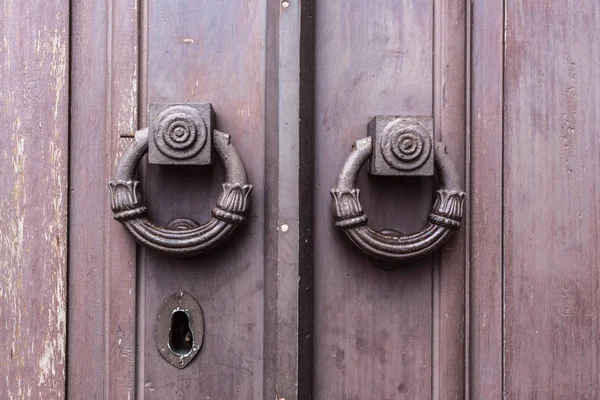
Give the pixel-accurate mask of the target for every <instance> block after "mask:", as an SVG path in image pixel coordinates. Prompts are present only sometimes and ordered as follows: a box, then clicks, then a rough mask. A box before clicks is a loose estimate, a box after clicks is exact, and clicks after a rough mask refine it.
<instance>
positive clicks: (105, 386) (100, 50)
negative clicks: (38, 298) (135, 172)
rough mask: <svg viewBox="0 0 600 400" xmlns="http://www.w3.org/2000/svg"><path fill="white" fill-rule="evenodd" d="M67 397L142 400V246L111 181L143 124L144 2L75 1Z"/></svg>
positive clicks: (73, 24) (72, 5)
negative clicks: (117, 210)
mask: <svg viewBox="0 0 600 400" xmlns="http://www.w3.org/2000/svg"><path fill="white" fill-rule="evenodd" d="M71 13H72V40H71V44H72V57H71V65H72V72H71V102H72V108H71V110H72V112H71V148H70V167H71V168H70V169H71V170H70V183H71V190H70V197H69V201H70V210H69V322H68V327H69V343H68V350H69V351H68V355H69V362H68V379H69V382H68V383H69V385H68V397H69V398H72V399H133V398H134V397H135V364H134V363H135V328H136V323H135V322H136V315H135V296H136V291H135V274H136V270H135V268H136V265H135V245H134V243H133V241H132V240H131V238H130V237H129V236H128V235H127V234H126V232H125V231H124V230H123V228H122V227H121V226H120V225H119V223H117V222H116V221H114V220H113V219H112V212H111V210H110V199H109V195H108V186H107V183H108V181H109V180H110V179H111V177H112V174H113V171H114V166H115V164H116V162H117V160H118V157H119V154H120V151H121V150H122V149H123V148H124V147H125V146H126V145H127V142H128V139H123V138H120V137H119V135H120V134H127V135H129V134H132V133H133V132H134V131H135V130H136V128H137V87H138V82H137V75H138V72H137V69H138V59H137V54H138V53H137V46H138V10H137V6H136V2H122V1H113V0H95V1H78V0H74V1H72V2H71Z"/></svg>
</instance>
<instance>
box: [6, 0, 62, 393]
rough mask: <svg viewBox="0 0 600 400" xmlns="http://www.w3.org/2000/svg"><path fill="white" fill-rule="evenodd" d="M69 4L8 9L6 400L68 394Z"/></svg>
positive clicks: (9, 4) (53, 1)
mask: <svg viewBox="0 0 600 400" xmlns="http://www.w3.org/2000/svg"><path fill="white" fill-rule="evenodd" d="M68 5H69V3H68V1H65V0H50V1H29V2H22V1H9V0H6V1H4V2H3V6H2V10H1V11H0V13H1V17H0V32H1V36H2V43H1V44H0V81H1V82H2V86H1V87H0V126H1V127H2V134H1V135H0V149H1V150H0V221H1V224H0V371H1V375H2V377H1V378H0V398H2V399H22V398H44V399H61V398H63V397H64V395H65V364H66V316H67V309H66V307H67V304H66V296H67V287H66V286H67V279H66V278H67V183H68V175H67V168H68V88H69V65H68V63H69V54H68V44H69V13H68V11H69V8H68Z"/></svg>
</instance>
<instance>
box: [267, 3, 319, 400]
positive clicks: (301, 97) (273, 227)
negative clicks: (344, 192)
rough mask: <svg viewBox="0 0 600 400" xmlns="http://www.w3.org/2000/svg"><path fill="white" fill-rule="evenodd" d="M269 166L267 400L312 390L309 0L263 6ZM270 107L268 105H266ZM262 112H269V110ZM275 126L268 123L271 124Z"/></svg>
mask: <svg viewBox="0 0 600 400" xmlns="http://www.w3.org/2000/svg"><path fill="white" fill-rule="evenodd" d="M267 11H268V20H267V25H269V26H270V25H273V28H271V29H272V30H268V32H271V33H272V35H273V37H272V38H268V39H267V40H268V42H267V43H268V48H267V63H269V64H268V65H269V67H268V69H267V71H268V72H267V74H269V73H271V74H273V76H271V77H269V76H268V75H267V79H272V80H273V82H272V84H271V82H270V81H268V82H269V83H267V92H266V96H267V99H266V101H267V109H268V110H277V112H276V113H273V114H274V115H273V116H274V117H276V118H277V121H275V120H273V121H270V120H269V119H267V123H268V124H269V125H268V126H269V128H270V129H267V131H270V132H269V133H267V137H266V142H265V148H266V152H267V155H266V156H267V161H266V162H267V163H268V164H269V163H271V162H273V164H276V165H277V168H273V169H272V170H271V171H269V172H267V179H268V181H267V182H269V186H270V187H272V188H273V189H272V197H269V199H268V201H269V204H276V207H275V208H276V211H275V212H274V215H272V214H270V213H269V215H268V220H267V221H268V225H267V229H266V230H265V240H266V241H267V245H266V249H267V250H266V260H267V263H266V264H265V290H266V294H265V295H266V298H265V300H266V304H265V306H266V308H265V309H266V315H265V317H266V319H265V324H266V329H265V343H264V345H265V380H266V382H265V383H266V385H265V386H266V387H265V396H264V398H275V399H280V398H283V399H286V400H298V399H302V400H307V399H310V398H311V394H312V347H311V345H312V318H313V309H312V300H313V298H312V249H313V240H312V239H313V235H312V220H313V208H312V202H313V193H314V188H313V175H312V172H313V167H314V164H313V141H312V139H313V120H314V118H313V112H312V111H313V106H312V105H313V79H314V74H313V65H314V63H313V61H314V52H313V43H314V41H313V32H314V31H313V15H314V13H313V1H312V0H302V1H296V2H293V3H290V4H289V6H288V7H282V6H281V4H279V3H277V2H272V3H269V5H268V6H267ZM270 107H273V108H270ZM267 118H269V117H268V116H267ZM271 124H272V125H271Z"/></svg>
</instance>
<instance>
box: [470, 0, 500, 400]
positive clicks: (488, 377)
mask: <svg viewBox="0 0 600 400" xmlns="http://www.w3.org/2000/svg"><path fill="white" fill-rule="evenodd" d="M503 16H504V6H503V2H500V1H499V2H473V4H472V28H471V51H472V53H471V66H470V67H471V82H470V93H471V119H470V123H471V137H470V139H471V151H470V157H471V159H470V176H471V179H470V180H471V187H470V193H469V198H470V211H471V212H470V221H471V232H470V238H469V240H470V253H469V257H470V284H469V287H470V290H469V292H470V293H469V296H470V298H469V305H470V308H469V317H470V321H469V322H470V323H469V341H470V346H469V371H468V372H469V381H470V387H469V395H470V398H471V399H501V398H502V362H503V360H502V352H503V350H502V329H503V326H502V285H503V281H502V277H503V275H502V274H503V265H502V244H503V241H502V212H503V204H502V157H503V152H502V150H503V146H502V129H503V84H502V79H503V60H504V58H503V55H504V46H503V44H504V43H503V37H504V35H503V31H504V18H503Z"/></svg>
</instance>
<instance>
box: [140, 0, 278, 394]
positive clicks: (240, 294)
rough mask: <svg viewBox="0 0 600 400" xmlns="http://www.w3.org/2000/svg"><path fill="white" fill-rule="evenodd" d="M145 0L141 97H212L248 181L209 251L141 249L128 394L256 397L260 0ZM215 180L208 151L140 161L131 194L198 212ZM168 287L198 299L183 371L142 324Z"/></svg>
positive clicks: (180, 212)
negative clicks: (202, 163)
mask: <svg viewBox="0 0 600 400" xmlns="http://www.w3.org/2000/svg"><path fill="white" fill-rule="evenodd" d="M148 6H149V8H148V24H147V34H148V42H147V43H148V49H147V51H148V56H147V59H148V76H147V82H148V91H147V93H148V95H147V100H148V101H149V102H153V101H166V102H182V101H198V102H210V103H212V105H213V107H214V109H215V112H216V127H217V129H219V130H221V131H223V132H227V133H229V134H231V135H232V143H233V144H234V145H235V147H236V149H237V150H238V151H239V153H240V155H241V157H242V158H243V160H244V163H245V165H246V169H247V171H248V177H249V182H250V183H251V184H253V185H254V190H253V192H252V194H251V206H250V212H249V218H248V223H247V226H246V227H245V228H243V229H240V232H239V233H238V234H236V235H235V237H234V238H233V240H231V241H230V242H229V243H227V244H225V245H224V246H222V247H220V248H219V249H218V250H216V251H215V252H213V253H210V254H204V255H201V256H199V257H195V258H192V259H187V260H181V259H177V258H172V257H165V256H162V255H160V254H158V253H155V252H151V251H147V250H145V249H143V250H141V251H140V255H141V257H140V259H139V262H138V268H140V270H139V273H140V276H139V278H140V286H139V287H140V290H141V292H140V297H139V300H140V302H139V304H138V313H142V314H143V318H142V319H141V320H140V324H141V326H140V330H139V335H140V336H139V337H138V340H139V344H140V346H141V347H140V363H139V368H138V369H139V374H138V384H139V385H140V386H141V387H142V388H143V391H140V392H139V393H138V396H140V398H148V399H157V398H158V399H159V398H169V399H177V398H190V397H194V398H216V399H262V398H264V394H263V368H264V365H263V338H264V321H265V316H264V307H265V303H264V269H265V257H264V251H265V244H264V231H265V226H264V214H265V208H264V202H265V193H266V192H265V178H264V177H265V164H264V160H265V108H264V107H265V98H264V93H265V29H266V3H265V2H259V3H257V2H255V1H236V2H221V1H218V2H214V1H202V2H193V3H192V2H186V1H172V0H168V1H167V0H164V1H162V0H161V1H153V2H150V3H149V4H148ZM144 79H146V78H144ZM223 181H224V176H223V170H222V166H221V164H220V163H219V161H217V162H216V163H215V166H213V167H212V168H210V167H209V168H201V167H188V168H183V167H171V168H169V167H164V166H148V168H147V169H146V174H145V177H144V181H143V183H142V193H143V195H144V196H145V201H146V204H147V206H148V209H149V216H150V217H151V218H152V219H153V220H154V221H156V222H158V223H162V224H166V223H168V222H169V221H171V220H172V219H174V218H182V217H185V218H192V219H194V220H196V221H198V222H201V221H204V220H206V219H207V218H208V217H209V215H210V211H211V209H212V207H213V206H214V203H215V201H216V198H217V195H218V191H219V189H220V185H221V183H222V182H223ZM273 228H274V227H273ZM178 290H185V291H187V292H188V293H190V294H191V295H192V296H193V297H194V298H195V299H196V300H198V302H199V303H200V305H201V306H202V308H203V312H204V321H205V336H204V344H203V347H202V349H201V350H200V353H199V354H198V355H197V356H196V358H195V359H194V360H193V361H192V362H191V363H190V364H189V365H188V366H187V367H186V368H185V369H183V370H179V369H176V368H174V367H173V366H171V365H169V364H168V363H167V362H166V361H164V360H163V359H162V358H161V356H160V355H159V353H158V351H157V350H156V346H155V344H154V340H153V334H152V332H153V329H154V321H155V318H156V313H157V310H158V306H159V305H160V304H161V302H162V301H163V299H164V298H165V297H167V296H169V295H171V294H172V293H174V292H175V291H178Z"/></svg>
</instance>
